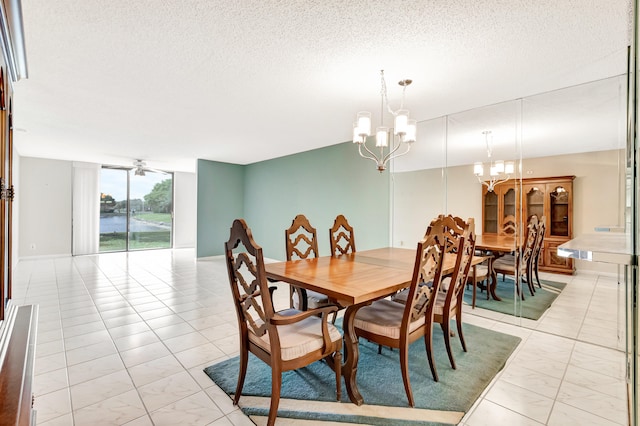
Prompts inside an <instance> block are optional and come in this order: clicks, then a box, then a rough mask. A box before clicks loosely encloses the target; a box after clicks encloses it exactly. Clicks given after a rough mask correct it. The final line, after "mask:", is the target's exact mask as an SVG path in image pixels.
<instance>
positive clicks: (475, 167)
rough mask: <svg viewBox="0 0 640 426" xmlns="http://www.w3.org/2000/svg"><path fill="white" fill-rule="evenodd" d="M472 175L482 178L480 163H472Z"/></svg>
mask: <svg viewBox="0 0 640 426" xmlns="http://www.w3.org/2000/svg"><path fill="white" fill-rule="evenodd" d="M473 174H474V175H476V176H482V175H483V174H484V167H482V163H473Z"/></svg>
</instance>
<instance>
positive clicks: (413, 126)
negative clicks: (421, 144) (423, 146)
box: [402, 119, 418, 143]
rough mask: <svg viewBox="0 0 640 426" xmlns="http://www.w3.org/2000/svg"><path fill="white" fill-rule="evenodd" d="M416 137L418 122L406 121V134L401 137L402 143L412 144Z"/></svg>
mask: <svg viewBox="0 0 640 426" xmlns="http://www.w3.org/2000/svg"><path fill="white" fill-rule="evenodd" d="M417 136H418V122H417V121H416V120H412V119H409V120H407V132H406V133H405V134H404V136H403V137H402V141H403V142H406V143H412V142H415V141H416V137H417Z"/></svg>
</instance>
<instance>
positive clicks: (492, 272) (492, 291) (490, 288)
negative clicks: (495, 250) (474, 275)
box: [488, 258, 502, 300]
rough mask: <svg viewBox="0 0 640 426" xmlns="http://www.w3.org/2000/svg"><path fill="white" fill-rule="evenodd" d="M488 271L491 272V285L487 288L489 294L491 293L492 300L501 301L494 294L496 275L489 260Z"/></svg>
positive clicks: (491, 260) (496, 283)
mask: <svg viewBox="0 0 640 426" xmlns="http://www.w3.org/2000/svg"><path fill="white" fill-rule="evenodd" d="M488 266H489V270H490V271H491V285H490V286H489V292H490V293H491V297H493V300H502V299H501V298H500V297H499V296H498V295H497V294H496V287H498V274H497V273H496V271H495V269H493V259H492V258H489V265H488Z"/></svg>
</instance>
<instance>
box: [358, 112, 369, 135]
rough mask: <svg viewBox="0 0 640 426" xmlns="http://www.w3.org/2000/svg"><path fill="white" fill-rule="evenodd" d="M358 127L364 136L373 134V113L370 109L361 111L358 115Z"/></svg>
mask: <svg viewBox="0 0 640 426" xmlns="http://www.w3.org/2000/svg"><path fill="white" fill-rule="evenodd" d="M357 123H358V129H359V130H360V136H362V137H363V138H365V137H367V136H369V135H370V134H371V113H370V112H368V111H360V112H359V113H358V115H357Z"/></svg>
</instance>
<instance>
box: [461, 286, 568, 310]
mask: <svg viewBox="0 0 640 426" xmlns="http://www.w3.org/2000/svg"><path fill="white" fill-rule="evenodd" d="M540 284H541V285H542V288H539V287H538V286H537V285H536V293H535V296H531V294H530V293H529V287H528V286H527V284H526V283H524V286H523V289H524V292H525V293H524V297H525V300H521V301H520V302H521V303H520V304H519V305H518V306H517V307H516V306H515V303H514V302H515V298H514V293H515V284H514V281H513V279H511V278H509V277H506V278H505V279H501V278H500V277H498V286H497V287H496V294H497V295H498V297H500V298H501V299H502V300H493V299H492V298H491V297H489V300H487V293H485V292H480V289H479V288H478V289H477V290H476V308H482V309H488V310H490V311H495V312H500V313H503V314H508V315H514V316H521V317H523V318H529V319H533V320H537V319H539V318H540V317H541V316H542V314H543V313H544V312H545V311H546V310H547V309H549V307H550V306H551V304H552V303H553V301H554V300H556V297H558V295H559V294H560V292H561V291H562V290H563V289H564V288H565V286H566V285H567V284H566V283H562V282H558V281H549V280H540ZM472 291H473V289H472V288H471V287H469V288H467V289H466V291H465V293H464V301H465V302H466V303H468V304H469V305H471V301H472V297H473V293H472Z"/></svg>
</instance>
